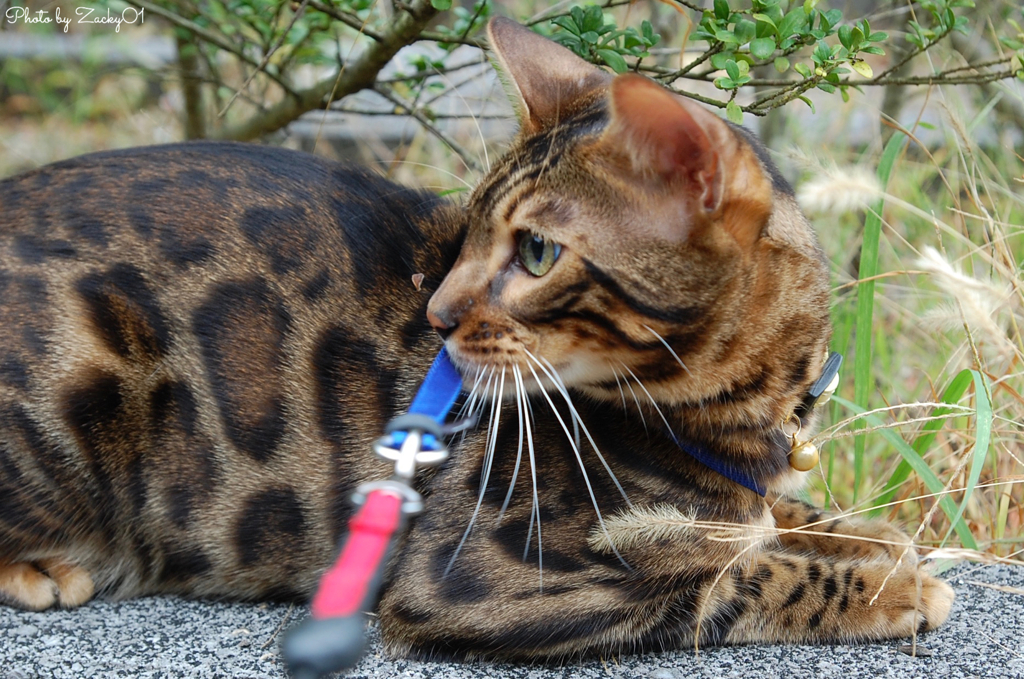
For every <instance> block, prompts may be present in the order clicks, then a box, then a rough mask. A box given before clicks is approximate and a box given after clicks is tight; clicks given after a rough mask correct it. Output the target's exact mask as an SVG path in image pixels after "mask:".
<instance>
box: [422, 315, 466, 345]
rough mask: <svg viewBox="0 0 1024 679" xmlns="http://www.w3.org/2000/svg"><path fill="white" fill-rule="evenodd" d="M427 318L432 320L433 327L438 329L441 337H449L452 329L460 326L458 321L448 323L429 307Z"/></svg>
mask: <svg viewBox="0 0 1024 679" xmlns="http://www.w3.org/2000/svg"><path fill="white" fill-rule="evenodd" d="M427 320H428V321H430V325H431V327H433V328H434V330H436V331H437V334H438V335H440V336H441V339H448V335H451V334H452V331H453V330H455V328H457V327H459V324H458V323H447V322H445V321H444V320H442V319H441V317H440V316H438V315H437V314H435V313H434V312H433V311H431V310H429V309H427Z"/></svg>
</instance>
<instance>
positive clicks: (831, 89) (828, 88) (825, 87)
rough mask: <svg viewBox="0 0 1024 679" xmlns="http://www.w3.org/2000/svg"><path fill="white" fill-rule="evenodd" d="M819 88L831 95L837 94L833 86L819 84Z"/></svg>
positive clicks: (823, 83)
mask: <svg viewBox="0 0 1024 679" xmlns="http://www.w3.org/2000/svg"><path fill="white" fill-rule="evenodd" d="M817 87H818V89H819V90H821V91H822V92H828V93H829V94H835V91H836V87H835V85H831V84H829V83H825V82H821V83H818V86H817Z"/></svg>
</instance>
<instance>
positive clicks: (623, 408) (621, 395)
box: [608, 365, 629, 415]
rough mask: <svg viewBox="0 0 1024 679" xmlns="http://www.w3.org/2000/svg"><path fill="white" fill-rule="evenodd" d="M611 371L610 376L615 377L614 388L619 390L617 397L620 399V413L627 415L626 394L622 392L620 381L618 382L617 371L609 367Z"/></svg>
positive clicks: (613, 367)
mask: <svg viewBox="0 0 1024 679" xmlns="http://www.w3.org/2000/svg"><path fill="white" fill-rule="evenodd" d="M608 367H609V368H611V370H612V375H615V386H617V387H618V388H619V397H620V398H621V399H622V412H623V413H625V414H627V415H628V414H629V410H628V409H627V408H626V392H624V391H623V390H622V381H621V380H619V371H618V370H616V369H615V366H612V365H609V366H608Z"/></svg>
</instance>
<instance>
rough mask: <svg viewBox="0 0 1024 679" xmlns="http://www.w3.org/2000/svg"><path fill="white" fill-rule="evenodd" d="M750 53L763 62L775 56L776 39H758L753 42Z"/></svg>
mask: <svg viewBox="0 0 1024 679" xmlns="http://www.w3.org/2000/svg"><path fill="white" fill-rule="evenodd" d="M750 53H751V54H753V55H754V57H755V58H757V59H760V60H762V61H763V60H765V59H767V58H768V57H770V56H771V55H773V54H775V38H758V39H757V40H753V41H751V43H750Z"/></svg>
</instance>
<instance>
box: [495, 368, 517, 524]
mask: <svg viewBox="0 0 1024 679" xmlns="http://www.w3.org/2000/svg"><path fill="white" fill-rule="evenodd" d="M512 377H513V379H514V381H515V385H516V413H517V414H518V415H519V446H518V448H517V449H516V464H515V467H513V469H512V480H511V481H509V483H508V493H507V494H506V495H505V501H504V502H503V503H502V504H501V510H500V511H499V512H498V523H499V524H500V523H501V520H502V518H504V516H505V510H506V509H508V503H509V502H510V501H511V500H512V491H513V490H514V489H515V487H516V480H517V479H518V478H519V465H520V463H521V462H522V460H523V402H522V397H523V394H522V390H521V389H520V387H519V383H520V381H521V380H522V374H521V373H520V371H519V366H518V365H513V366H512Z"/></svg>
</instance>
